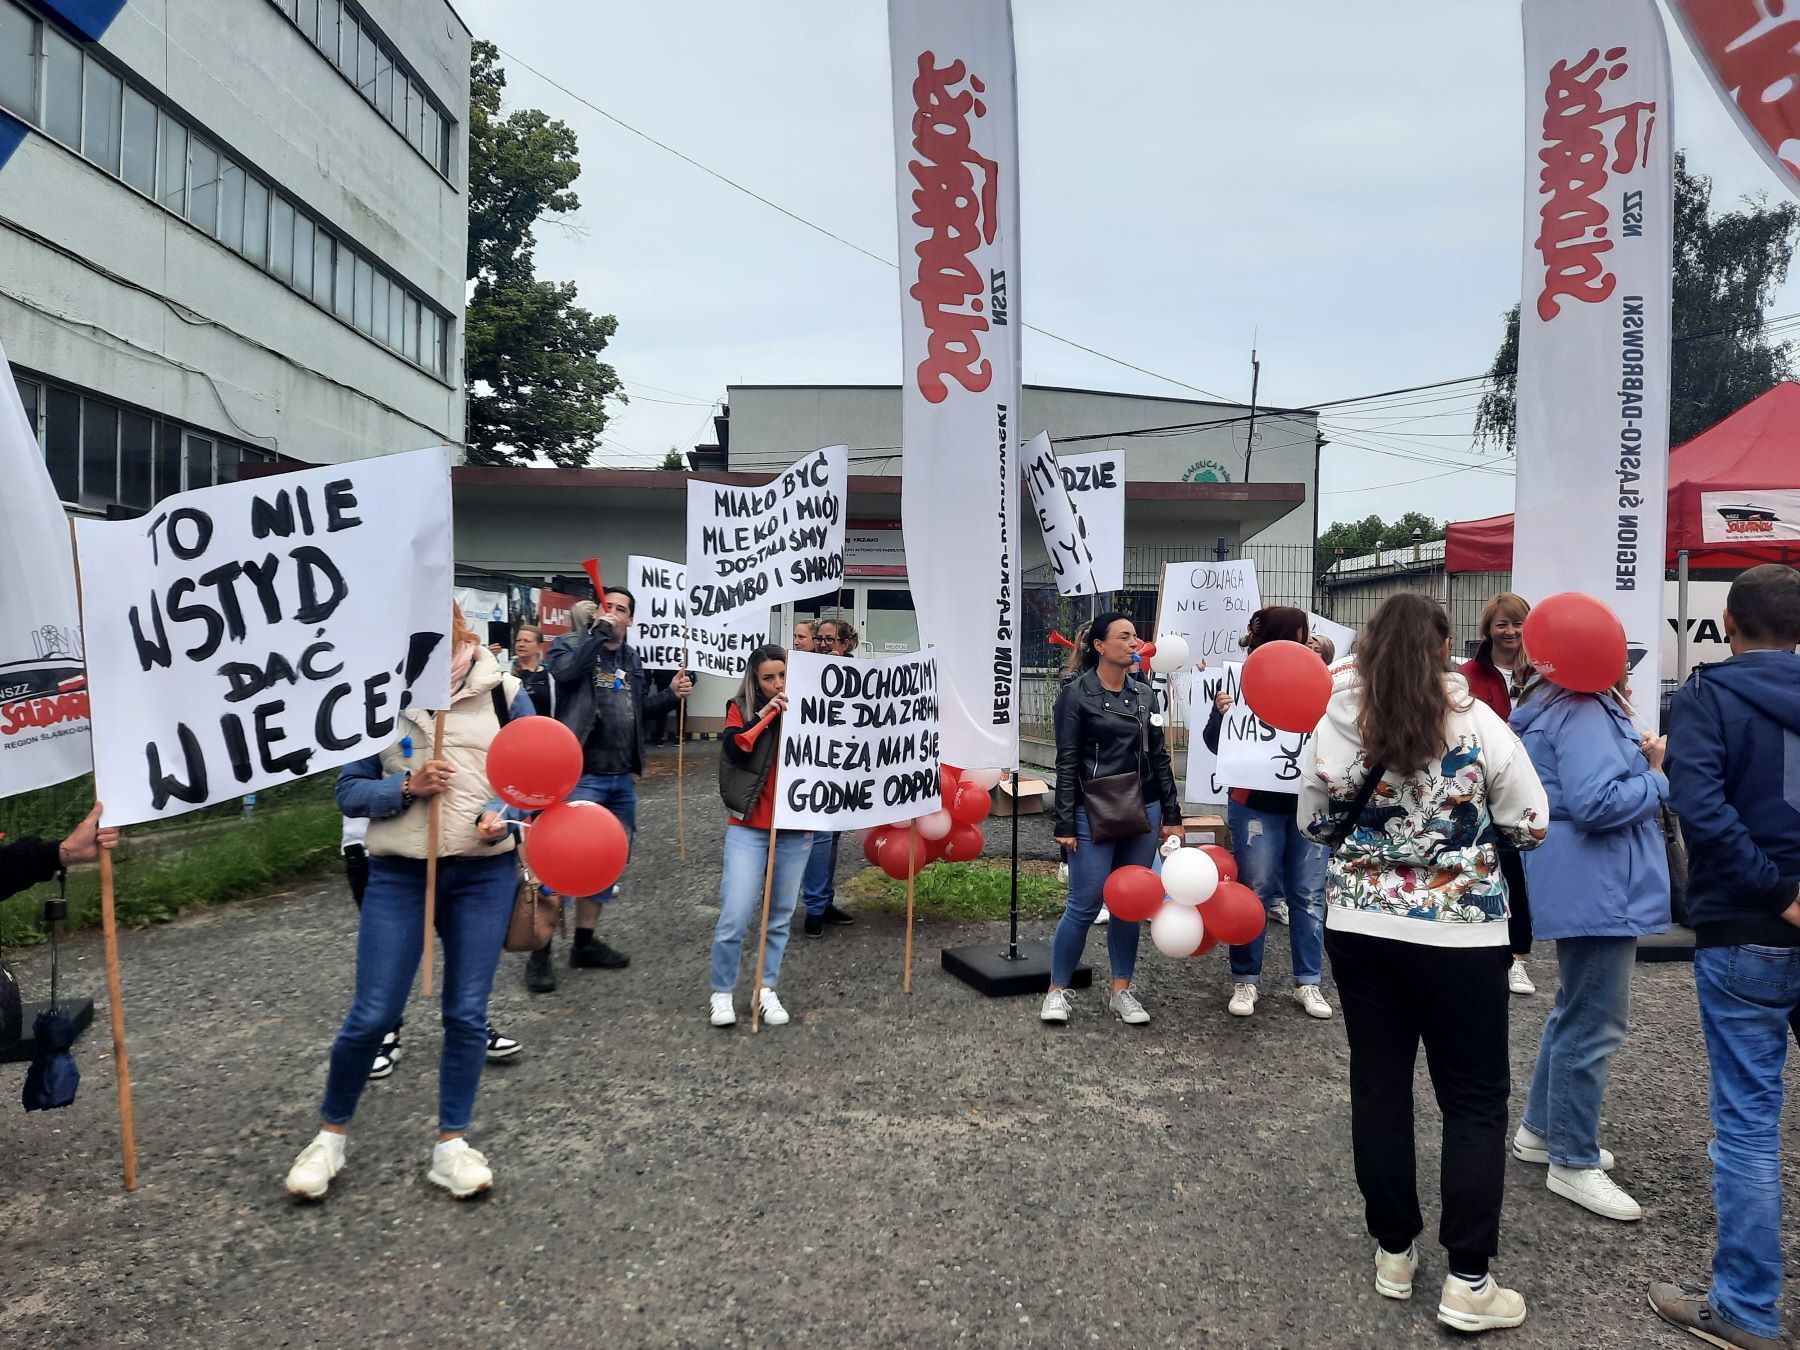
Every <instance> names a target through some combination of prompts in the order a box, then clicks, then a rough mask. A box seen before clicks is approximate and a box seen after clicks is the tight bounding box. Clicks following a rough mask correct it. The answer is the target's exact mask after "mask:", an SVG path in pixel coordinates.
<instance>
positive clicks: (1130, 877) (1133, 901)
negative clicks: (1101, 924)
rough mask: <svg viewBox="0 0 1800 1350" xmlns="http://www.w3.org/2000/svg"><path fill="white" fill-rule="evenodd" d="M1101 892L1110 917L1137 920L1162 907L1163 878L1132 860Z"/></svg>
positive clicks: (1112, 877) (1119, 870)
mask: <svg viewBox="0 0 1800 1350" xmlns="http://www.w3.org/2000/svg"><path fill="white" fill-rule="evenodd" d="M1101 894H1102V895H1103V896H1104V897H1105V898H1106V908H1107V910H1108V911H1109V912H1110V913H1111V914H1112V916H1113V918H1115V919H1123V920H1124V921H1125V922H1126V923H1139V922H1141V921H1143V920H1145V919H1148V918H1151V917H1152V916H1154V915H1155V913H1156V911H1157V910H1159V909H1161V908H1162V904H1163V884H1162V878H1161V877H1159V876H1157V875H1156V873H1154V872H1152V871H1151V870H1150V869H1149V868H1148V867H1140V866H1138V865H1137V864H1136V863H1132V864H1129V865H1127V866H1125V867H1121V868H1119V869H1118V870H1117V871H1115V872H1114V873H1113V874H1112V875H1111V876H1109V877H1108V878H1107V879H1106V887H1105V889H1104V890H1103V891H1102V892H1101ZM1208 927H1211V925H1210V924H1208Z"/></svg>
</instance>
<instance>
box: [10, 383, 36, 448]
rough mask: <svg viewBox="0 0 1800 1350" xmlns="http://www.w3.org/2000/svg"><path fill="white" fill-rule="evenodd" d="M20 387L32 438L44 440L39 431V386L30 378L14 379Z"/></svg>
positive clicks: (21, 400)
mask: <svg viewBox="0 0 1800 1350" xmlns="http://www.w3.org/2000/svg"><path fill="white" fill-rule="evenodd" d="M13 383H15V384H16V385H18V387H19V402H20V403H22V404H23V405H24V406H25V422H26V425H28V426H29V427H30V428H31V439H32V440H34V441H40V442H41V441H42V439H43V437H42V433H41V432H39V431H38V387H37V385H35V384H33V383H32V382H31V381H30V380H14V381H13Z"/></svg>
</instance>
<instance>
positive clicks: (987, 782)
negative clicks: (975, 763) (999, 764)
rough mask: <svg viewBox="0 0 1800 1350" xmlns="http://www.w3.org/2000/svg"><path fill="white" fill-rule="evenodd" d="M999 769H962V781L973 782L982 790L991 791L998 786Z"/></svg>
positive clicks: (1000, 772) (1001, 771)
mask: <svg viewBox="0 0 1800 1350" xmlns="http://www.w3.org/2000/svg"><path fill="white" fill-rule="evenodd" d="M1003 772H1004V771H1003V770H1001V769H964V770H963V774H962V781H963V782H965V783H973V784H974V785H975V786H976V787H978V788H980V789H981V790H982V791H983V792H991V791H993V790H994V789H995V788H997V787H999V786H1000V775H1001V774H1002V773H1003Z"/></svg>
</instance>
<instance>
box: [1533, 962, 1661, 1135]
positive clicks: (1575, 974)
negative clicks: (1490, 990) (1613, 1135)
mask: <svg viewBox="0 0 1800 1350" xmlns="http://www.w3.org/2000/svg"><path fill="white" fill-rule="evenodd" d="M1636 961H1637V939H1636V938H1634V937H1582V938H1558V939H1557V941H1556V965H1557V969H1558V970H1559V971H1560V972H1561V974H1562V987H1561V988H1560V989H1558V990H1557V991H1556V1006H1555V1007H1554V1008H1553V1009H1551V1012H1550V1020H1549V1021H1547V1022H1545V1023H1544V1038H1543V1040H1542V1041H1540V1042H1539V1043H1538V1057H1537V1070H1536V1071H1535V1072H1534V1073H1533V1074H1532V1075H1531V1092H1530V1093H1529V1095H1527V1096H1526V1098H1525V1128H1526V1129H1528V1130H1530V1131H1531V1132H1532V1133H1533V1134H1537V1135H1542V1136H1543V1138H1544V1139H1546V1140H1547V1141H1548V1142H1549V1149H1550V1161H1551V1162H1553V1163H1555V1164H1557V1165H1558V1166H1559V1167H1598V1166H1599V1165H1600V1100H1601V1098H1602V1096H1604V1095H1605V1092H1606V1075H1607V1072H1608V1071H1609V1070H1610V1069H1611V1068H1612V1056H1613V1051H1615V1050H1617V1049H1618V1048H1619V1046H1620V1045H1622V1044H1623V1043H1624V1041H1625V1029H1626V1018H1627V1016H1628V1014H1629V1013H1630V1012H1631V970H1632V966H1633V965H1634V964H1635V963H1636Z"/></svg>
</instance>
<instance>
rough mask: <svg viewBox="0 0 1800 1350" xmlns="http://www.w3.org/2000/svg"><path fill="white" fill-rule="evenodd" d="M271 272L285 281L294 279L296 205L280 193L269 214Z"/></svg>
mask: <svg viewBox="0 0 1800 1350" xmlns="http://www.w3.org/2000/svg"><path fill="white" fill-rule="evenodd" d="M269 270H270V271H271V272H273V273H274V274H275V275H276V276H278V277H280V278H281V280H283V281H292V280H293V279H294V204H293V203H292V202H290V201H289V200H288V199H287V198H286V197H283V196H282V195H281V194H280V193H279V192H278V193H276V194H275V206H274V208H273V210H272V211H271V212H270V214H269Z"/></svg>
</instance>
